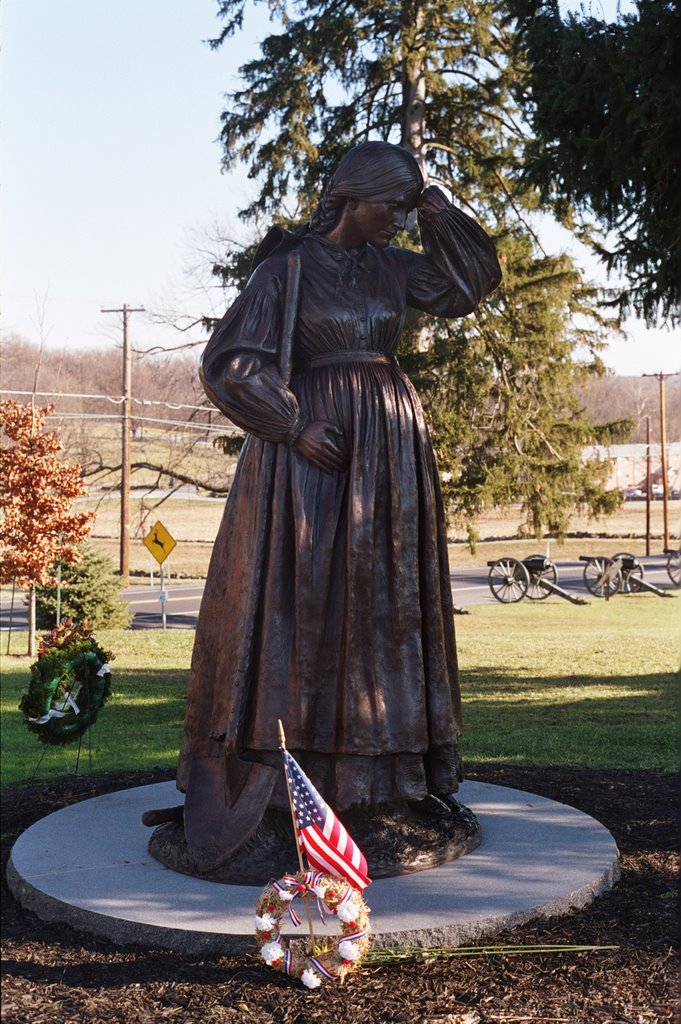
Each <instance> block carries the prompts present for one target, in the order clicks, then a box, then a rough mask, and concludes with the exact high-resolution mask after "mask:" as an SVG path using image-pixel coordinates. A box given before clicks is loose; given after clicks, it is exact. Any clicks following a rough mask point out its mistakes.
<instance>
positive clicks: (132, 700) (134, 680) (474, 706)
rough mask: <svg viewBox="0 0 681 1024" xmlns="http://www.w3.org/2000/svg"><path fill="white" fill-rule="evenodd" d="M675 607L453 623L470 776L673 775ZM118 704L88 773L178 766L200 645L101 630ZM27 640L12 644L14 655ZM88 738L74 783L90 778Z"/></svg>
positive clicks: (537, 607) (664, 604)
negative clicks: (504, 772) (538, 770)
mask: <svg viewBox="0 0 681 1024" xmlns="http://www.w3.org/2000/svg"><path fill="white" fill-rule="evenodd" d="M680 613H681V603H679V600H678V599H676V600H667V601H663V600H660V599H658V598H655V597H653V596H652V595H647V594H643V595H632V596H630V597H626V598H621V597H620V598H616V599H614V600H612V601H610V602H607V603H606V602H604V601H595V600H594V601H593V602H592V604H591V605H590V606H589V607H574V606H572V605H568V604H566V603H564V602H534V603H531V602H530V601H523V602H522V603H520V604H516V605H505V606H504V605H495V606H484V607H479V608H473V609H472V610H471V614H470V615H468V616H461V617H458V616H457V618H456V627H457V632H458V640H459V657H460V664H461V671H462V680H461V685H462V691H463V695H464V726H465V733H464V737H463V741H462V749H463V756H464V760H465V761H466V762H468V763H474V762H485V761H494V762H501V763H505V764H524V765H537V766H541V765H567V766H570V765H571V766H581V767H590V768H598V769H607V768H622V769H629V770H640V771H659V772H665V773H671V772H674V771H676V769H677V768H678V756H677V751H678V749H679V743H678V740H679V736H678V683H679V675H678V664H679V634H680V629H679V626H680V619H681V615H680ZM98 639H99V641H100V643H101V644H102V646H103V647H105V648H106V649H108V650H111V651H113V652H114V654H115V656H116V657H115V660H114V661H113V662H112V665H111V668H112V673H113V676H112V679H113V685H112V690H113V695H112V697H111V699H110V700H109V702H108V703H107V704H106V705H105V707H104V708H103V709H102V711H101V712H100V716H99V719H98V721H97V723H96V724H95V726H94V727H93V729H92V730H91V733H90V738H91V743H92V767H93V771H96V772H114V771H123V770H134V769H149V768H153V767H157V766H173V765H174V764H175V763H176V759H177V752H178V748H179V743H180V737H181V733H182V721H183V716H184V701H185V695H186V688H187V679H188V669H189V659H190V656H191V647H192V643H193V639H194V634H193V632H191V631H187V630H168V631H167V632H166V633H162V632H160V631H150V632H141V631H140V632H138V631H136V632H130V631H125V632H124V631H122V630H111V631H101V632H99V633H98ZM4 643H5V641H4V640H3V658H2V752H3V757H2V785H3V786H6V785H16V784H20V783H23V782H27V781H29V780H30V779H31V777H32V775H33V773H34V771H35V768H36V765H37V763H38V760H39V758H40V755H41V753H42V749H43V748H42V745H41V744H40V742H39V741H38V739H37V737H36V736H34V735H33V734H31V733H29V732H28V731H27V730H26V728H25V727H24V725H23V716H22V715H21V713H20V712H19V710H18V707H17V706H18V703H19V700H20V699H21V696H22V694H23V693H24V692H25V691H26V690H27V688H28V671H29V664H30V662H29V660H28V659H27V658H25V657H18V656H9V657H7V656H4ZM24 644H25V636H20V635H17V636H15V637H14V638H13V650H16V651H19V650H21V649H22V646H23V645H24ZM76 747H77V745H75V744H74V745H70V746H67V747H52V748H49V749H48V751H47V753H46V755H45V757H44V759H43V761H42V764H41V765H40V768H39V770H38V772H37V774H36V776H35V779H36V781H40V780H45V779H49V778H52V777H54V776H57V775H63V774H66V773H69V772H73V770H74V768H75V763H76ZM87 752H88V737H87V736H86V737H85V739H84V742H83V753H82V754H81V767H80V770H81V771H87V770H88V764H87Z"/></svg>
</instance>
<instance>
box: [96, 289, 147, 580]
mask: <svg viewBox="0 0 681 1024" xmlns="http://www.w3.org/2000/svg"><path fill="white" fill-rule="evenodd" d="M101 312H102V313H122V314H123V365H122V375H121V391H122V397H123V401H122V403H121V530H120V560H119V570H120V574H121V576H122V578H123V586H124V587H127V585H128V581H129V579H130V475H131V473H130V461H131V459H130V452H131V448H132V419H131V415H130V414H131V402H132V356H131V349H130V338H129V335H128V319H129V317H130V314H131V313H144V306H134V307H133V306H128V304H127V303H124V304H123V307H122V308H121V309H102V311H101Z"/></svg>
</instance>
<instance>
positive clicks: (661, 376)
mask: <svg viewBox="0 0 681 1024" xmlns="http://www.w3.org/2000/svg"><path fill="white" fill-rule="evenodd" d="M643 376H644V377H656V378H657V380H658V381H659V382H660V448H661V452H660V454H661V457H662V519H663V523H664V549H665V551H666V550H667V548H668V547H669V493H668V489H669V484H668V482H667V408H666V404H665V393H664V384H665V381H666V379H667V377H676V376H677V374H676V373H662V371H661V370H660V372H659V373H644V374H643Z"/></svg>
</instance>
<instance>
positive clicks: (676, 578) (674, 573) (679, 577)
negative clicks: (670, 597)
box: [665, 549, 681, 587]
mask: <svg viewBox="0 0 681 1024" xmlns="http://www.w3.org/2000/svg"><path fill="white" fill-rule="evenodd" d="M665 554H666V555H669V558H668V559H667V575H668V576H669V579H670V580H671V581H672V583H673V584H674V586H675V587H681V549H679V550H677V551H665Z"/></svg>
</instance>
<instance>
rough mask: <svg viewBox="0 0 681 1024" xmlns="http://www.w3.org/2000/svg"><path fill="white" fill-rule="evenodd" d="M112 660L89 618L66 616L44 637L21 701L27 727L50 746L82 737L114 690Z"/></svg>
mask: <svg viewBox="0 0 681 1024" xmlns="http://www.w3.org/2000/svg"><path fill="white" fill-rule="evenodd" d="M111 660H113V655H112V654H108V653H107V652H106V651H104V650H103V649H102V648H101V647H100V646H99V644H98V643H97V641H96V640H95V638H94V636H93V635H92V633H91V631H90V629H89V627H88V624H87V622H73V620H72V619H70V618H64V619H62V620H61V622H60V623H59V625H58V626H55V628H54V629H53V630H52V631H51V632H50V633H47V634H46V635H45V636H43V637H42V639H41V640H40V644H39V645H38V660H37V661H34V663H33V664H32V665H31V681H30V683H29V688H28V693H25V694H24V696H23V697H22V698H21V703H20V704H19V709H20V710H21V711H22V712H23V714H24V722H25V724H26V726H27V728H28V729H29V730H30V731H31V732H34V733H37V735H38V738H39V739H40V741H41V742H42V743H45V744H48V745H58V744H63V743H70V742H71V741H72V740H75V739H78V737H79V736H82V735H83V733H84V732H86V730H87V729H88V728H89V727H90V726H91V725H92V724H93V723H94V721H95V719H96V718H97V715H98V713H99V710H100V708H101V707H102V705H103V704H104V702H105V701H106V700H107V699H108V697H109V695H110V693H111V670H110V669H109V665H108V662H109V661H111Z"/></svg>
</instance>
